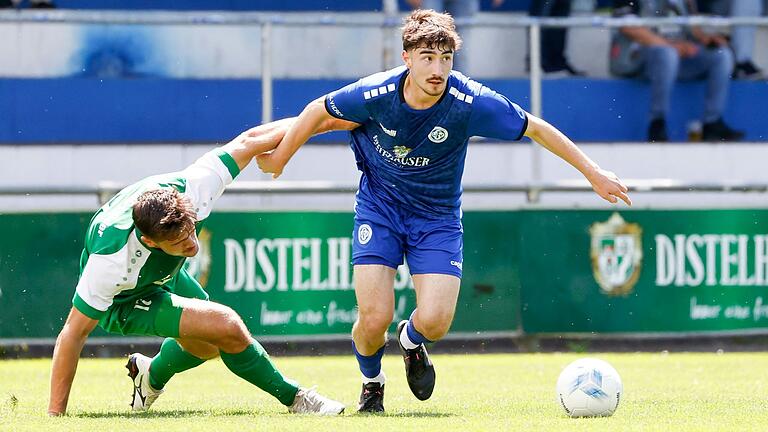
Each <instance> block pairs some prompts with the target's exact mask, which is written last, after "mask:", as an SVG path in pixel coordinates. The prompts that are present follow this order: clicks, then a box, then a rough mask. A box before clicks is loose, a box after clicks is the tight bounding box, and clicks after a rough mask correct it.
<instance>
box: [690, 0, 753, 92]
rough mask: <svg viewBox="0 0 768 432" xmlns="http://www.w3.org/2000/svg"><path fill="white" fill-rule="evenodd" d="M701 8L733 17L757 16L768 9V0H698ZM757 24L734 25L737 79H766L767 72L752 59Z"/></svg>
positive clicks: (732, 39)
mask: <svg viewBox="0 0 768 432" xmlns="http://www.w3.org/2000/svg"><path fill="white" fill-rule="evenodd" d="M698 6H699V10H701V11H702V12H706V13H711V14H714V15H722V16H731V17H757V16H761V15H764V14H765V13H766V11H768V0H698ZM755 33H756V29H755V26H749V25H741V26H734V27H733V29H732V30H731V47H733V54H734V56H735V57H736V65H735V67H734V68H733V77H734V78H737V79H753V80H756V79H765V74H764V73H763V71H762V70H760V68H758V67H757V66H756V65H755V63H754V62H753V61H752V53H753V52H754V50H755Z"/></svg>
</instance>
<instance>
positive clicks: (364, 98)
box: [325, 66, 528, 218]
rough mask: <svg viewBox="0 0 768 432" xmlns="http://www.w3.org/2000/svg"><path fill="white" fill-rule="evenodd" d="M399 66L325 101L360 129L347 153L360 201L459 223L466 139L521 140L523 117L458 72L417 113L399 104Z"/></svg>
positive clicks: (501, 98) (401, 79) (402, 76)
mask: <svg viewBox="0 0 768 432" xmlns="http://www.w3.org/2000/svg"><path fill="white" fill-rule="evenodd" d="M407 74H408V69H407V68H406V67H405V66H401V67H398V68H395V69H392V70H389V71H386V72H381V73H377V74H374V75H371V76H368V77H366V78H363V79H361V80H359V81H357V82H355V83H353V84H350V85H348V86H346V87H343V88H341V89H339V90H337V91H335V92H332V93H330V94H328V95H327V96H326V98H325V108H326V110H327V111H328V113H329V114H331V115H332V116H334V117H337V118H340V119H342V120H348V121H352V122H355V123H360V125H361V126H360V127H358V128H356V129H355V130H353V131H352V132H351V133H352V140H351V146H352V150H353V151H354V153H355V159H356V160H357V166H358V168H359V169H360V171H362V173H363V174H362V177H361V179H360V190H359V192H358V199H368V200H374V201H380V200H383V201H385V202H388V203H394V204H396V205H400V206H403V207H405V208H406V209H409V210H411V211H414V212H415V213H417V214H420V215H423V216H426V217H445V216H454V217H457V218H458V217H460V214H461V192H462V187H461V177H462V174H463V173H464V160H465V158H466V155H467V143H468V142H469V138H470V137H472V136H482V137H487V138H496V139H500V140H519V139H520V138H522V136H523V133H525V129H526V127H527V123H528V117H527V116H526V113H525V111H523V110H522V109H521V108H520V107H519V106H517V105H516V104H514V103H512V102H510V101H509V99H507V98H506V97H504V96H503V95H500V94H498V93H496V92H495V91H493V90H491V89H489V88H488V87H485V86H483V85H482V84H480V83H478V82H476V81H473V80H471V79H469V78H467V77H466V76H464V75H462V74H461V73H459V72H456V71H452V72H451V75H450V76H449V77H448V84H447V91H446V92H445V93H444V94H443V96H442V98H441V99H440V100H439V101H438V102H437V103H436V104H435V105H433V106H432V107H430V108H428V109H424V110H416V109H413V108H411V107H409V106H408V104H406V102H405V98H404V97H403V85H404V82H405V78H406V76H407Z"/></svg>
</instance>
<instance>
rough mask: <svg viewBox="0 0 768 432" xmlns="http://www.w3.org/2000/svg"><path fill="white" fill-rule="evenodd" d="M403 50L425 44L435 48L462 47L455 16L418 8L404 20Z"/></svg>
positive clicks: (453, 48) (456, 49)
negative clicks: (454, 19) (454, 20)
mask: <svg viewBox="0 0 768 432" xmlns="http://www.w3.org/2000/svg"><path fill="white" fill-rule="evenodd" d="M402 30H403V50H404V51H408V50H409V49H412V48H418V47H420V46H425V47H427V48H430V49H433V48H437V49H444V48H449V49H452V50H454V51H458V50H459V49H461V37H459V33H458V32H457V31H456V24H455V23H454V22H453V17H452V16H451V15H449V14H447V13H439V12H435V11H434V10H432V9H416V10H415V11H413V12H411V14H410V15H408V16H407V17H405V20H404V21H403V29H402Z"/></svg>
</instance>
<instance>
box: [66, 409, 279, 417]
mask: <svg viewBox="0 0 768 432" xmlns="http://www.w3.org/2000/svg"><path fill="white" fill-rule="evenodd" d="M274 414H275V413H273V412H265V413H262V412H259V411H253V410H244V409H232V410H213V411H211V410H171V411H149V412H143V413H138V412H137V413H134V412H130V411H95V412H80V413H77V414H73V415H72V417H79V418H126V419H141V418H147V419H155V418H183V417H229V416H233V417H234V416H269V415H274Z"/></svg>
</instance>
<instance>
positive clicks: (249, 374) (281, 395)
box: [219, 341, 299, 406]
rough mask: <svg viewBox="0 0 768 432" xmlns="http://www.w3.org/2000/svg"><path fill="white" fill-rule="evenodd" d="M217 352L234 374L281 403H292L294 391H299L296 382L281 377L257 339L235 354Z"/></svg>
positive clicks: (294, 396)
mask: <svg viewBox="0 0 768 432" xmlns="http://www.w3.org/2000/svg"><path fill="white" fill-rule="evenodd" d="M219 352H220V354H221V360H222V361H224V364H225V365H227V368H229V370H231V371H232V372H233V373H234V374H235V375H237V376H239V377H240V378H242V379H244V380H246V381H248V382H249V383H251V384H253V385H255V386H256V387H258V388H260V389H262V390H264V391H265V392H267V393H269V394H271V395H272V396H274V397H276V398H277V400H279V401H280V403H282V404H283V405H285V406H291V405H293V400H294V399H295V398H296V392H298V391H299V386H298V384H297V383H296V382H295V381H292V380H287V379H286V378H285V377H283V374H281V373H280V371H279V370H277V368H276V367H275V366H274V365H273V364H272V361H271V360H270V359H269V354H267V352H266V351H264V348H263V347H262V346H261V344H259V343H258V342H257V341H253V343H252V344H250V345H248V347H247V348H246V349H245V350H244V351H243V352H240V353H237V354H227V353H225V352H224V351H219Z"/></svg>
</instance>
